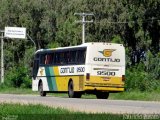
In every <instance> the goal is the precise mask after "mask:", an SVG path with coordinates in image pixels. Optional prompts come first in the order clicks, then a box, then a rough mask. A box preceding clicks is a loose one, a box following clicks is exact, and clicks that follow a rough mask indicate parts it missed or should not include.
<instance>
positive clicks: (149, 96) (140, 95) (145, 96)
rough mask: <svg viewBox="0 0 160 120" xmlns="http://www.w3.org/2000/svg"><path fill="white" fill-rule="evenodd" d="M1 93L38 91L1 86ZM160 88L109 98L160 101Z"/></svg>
mask: <svg viewBox="0 0 160 120" xmlns="http://www.w3.org/2000/svg"><path fill="white" fill-rule="evenodd" d="M0 93H4V94H35V95H38V94H39V93H38V92H33V91H32V89H26V88H7V87H0ZM159 93H160V90H159V91H153V92H140V91H129V92H127V91H126V92H121V93H110V96H109V99H112V100H143V101H160V94H159ZM48 95H51V96H55V97H68V95H67V93H49V94H48ZM82 98H84V99H96V96H95V95H88V94H85V95H82Z"/></svg>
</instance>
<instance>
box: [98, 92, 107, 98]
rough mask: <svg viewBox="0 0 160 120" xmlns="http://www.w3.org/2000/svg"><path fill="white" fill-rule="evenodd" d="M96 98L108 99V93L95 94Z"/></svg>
mask: <svg viewBox="0 0 160 120" xmlns="http://www.w3.org/2000/svg"><path fill="white" fill-rule="evenodd" d="M96 97H97V99H108V97H109V92H97V93H96Z"/></svg>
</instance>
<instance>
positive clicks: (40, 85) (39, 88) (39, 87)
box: [38, 82, 47, 97]
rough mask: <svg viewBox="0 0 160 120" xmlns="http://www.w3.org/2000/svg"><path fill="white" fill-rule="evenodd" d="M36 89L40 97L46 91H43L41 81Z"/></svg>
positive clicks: (44, 94)
mask: <svg viewBox="0 0 160 120" xmlns="http://www.w3.org/2000/svg"><path fill="white" fill-rule="evenodd" d="M38 90H39V94H40V96H42V97H44V96H46V94H47V93H46V92H45V91H43V83H42V82H40V83H39V86H38Z"/></svg>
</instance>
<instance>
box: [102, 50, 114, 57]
mask: <svg viewBox="0 0 160 120" xmlns="http://www.w3.org/2000/svg"><path fill="white" fill-rule="evenodd" d="M113 51H115V49H104V50H103V51H99V52H100V53H102V54H103V56H105V57H110V56H112V52H113Z"/></svg>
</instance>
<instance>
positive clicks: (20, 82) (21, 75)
mask: <svg viewBox="0 0 160 120" xmlns="http://www.w3.org/2000/svg"><path fill="white" fill-rule="evenodd" d="M5 85H7V86H9V87H22V88H31V79H30V78H29V75H28V69H27V68H26V67H25V66H24V65H19V66H17V67H13V68H11V69H10V70H8V71H7V72H6V74H5Z"/></svg>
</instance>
